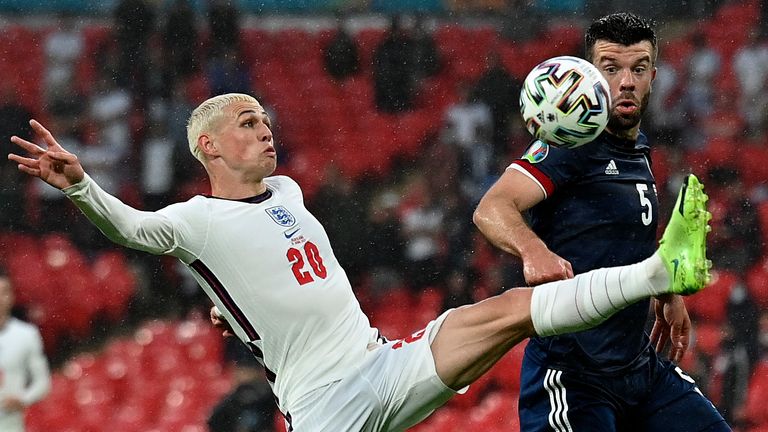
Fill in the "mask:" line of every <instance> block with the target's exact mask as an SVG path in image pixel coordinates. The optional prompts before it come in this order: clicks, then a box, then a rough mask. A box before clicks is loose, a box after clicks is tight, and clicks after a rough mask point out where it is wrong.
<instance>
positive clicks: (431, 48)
mask: <svg viewBox="0 0 768 432" xmlns="http://www.w3.org/2000/svg"><path fill="white" fill-rule="evenodd" d="M412 34H413V37H412V46H413V47H412V49H411V55H412V56H413V63H414V70H415V79H416V81H417V83H418V82H419V81H421V80H422V79H424V78H428V77H431V76H435V75H437V74H438V72H440V68H441V66H442V63H441V59H440V52H439V51H438V50H437V42H435V38H434V36H433V35H432V32H431V31H430V30H429V29H427V25H426V20H425V18H424V16H423V15H421V14H418V15H416V18H415V20H414V24H413V32H412Z"/></svg>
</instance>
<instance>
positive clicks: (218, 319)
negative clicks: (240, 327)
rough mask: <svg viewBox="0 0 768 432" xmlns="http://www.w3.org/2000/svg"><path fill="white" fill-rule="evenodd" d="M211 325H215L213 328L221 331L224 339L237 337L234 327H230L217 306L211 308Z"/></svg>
mask: <svg viewBox="0 0 768 432" xmlns="http://www.w3.org/2000/svg"><path fill="white" fill-rule="evenodd" d="M211 324H213V326H214V327H216V328H217V329H219V330H221V335H222V336H224V337H230V336H234V335H235V332H234V331H233V330H232V326H230V325H229V323H228V322H227V320H226V319H224V316H223V315H222V314H221V311H219V308H217V307H216V306H213V307H212V308H211Z"/></svg>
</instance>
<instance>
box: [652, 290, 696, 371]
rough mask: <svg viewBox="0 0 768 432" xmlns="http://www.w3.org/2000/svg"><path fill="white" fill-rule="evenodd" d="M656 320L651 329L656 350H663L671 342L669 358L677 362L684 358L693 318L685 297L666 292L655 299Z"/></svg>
mask: <svg viewBox="0 0 768 432" xmlns="http://www.w3.org/2000/svg"><path fill="white" fill-rule="evenodd" d="M653 308H654V312H655V313H656V321H655V322H654V324H653V329H652V330H651V343H652V344H654V345H655V347H656V352H659V353H660V352H662V351H663V350H664V348H665V347H666V346H667V341H669V342H670V344H671V346H670V348H669V359H670V360H672V361H673V362H675V363H677V362H680V360H682V359H683V355H684V354H685V352H686V351H687V350H688V344H689V343H690V339H691V319H690V317H689V316H688V310H686V308H685V303H684V302H683V298H682V297H681V296H679V295H676V294H665V295H662V296H659V297H657V298H655V299H654V301H653Z"/></svg>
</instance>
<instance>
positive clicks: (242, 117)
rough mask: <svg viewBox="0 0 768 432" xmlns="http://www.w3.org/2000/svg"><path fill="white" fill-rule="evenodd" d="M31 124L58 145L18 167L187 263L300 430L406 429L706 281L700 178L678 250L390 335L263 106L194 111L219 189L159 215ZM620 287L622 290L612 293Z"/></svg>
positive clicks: (670, 234) (118, 234) (97, 218)
mask: <svg viewBox="0 0 768 432" xmlns="http://www.w3.org/2000/svg"><path fill="white" fill-rule="evenodd" d="M31 124H32V127H33V129H34V130H35V132H36V133H37V134H38V135H39V137H40V138H41V139H42V141H43V143H44V144H45V146H46V147H47V148H42V147H40V146H38V145H36V144H34V143H32V142H30V141H27V140H24V139H21V138H19V137H13V138H12V141H13V142H14V143H16V144H17V145H19V146H21V147H22V148H23V149H25V150H26V151H27V152H28V153H29V157H23V156H20V155H15V154H11V155H9V158H10V159H11V160H12V161H14V162H16V163H17V164H18V166H19V169H20V170H22V171H23V172H25V173H27V174H29V175H32V176H35V177H39V178H41V179H43V180H45V181H46V182H48V183H49V184H51V185H53V186H55V187H58V188H60V189H62V190H63V191H64V193H65V194H66V195H67V196H68V197H69V198H70V199H71V200H72V201H73V202H74V203H75V204H76V205H77V206H78V207H79V208H80V209H81V210H82V211H83V213H85V215H86V216H87V217H88V218H89V219H90V220H91V221H92V222H93V223H94V224H95V225H96V226H98V227H99V228H100V229H101V230H102V231H103V232H104V234H105V235H106V236H108V237H109V238H110V239H112V240H113V241H115V242H117V243H119V244H122V245H125V246H128V247H132V248H136V249H140V250H144V251H148V252H151V253H154V254H167V255H172V256H174V257H177V258H178V259H179V260H181V261H182V262H183V263H184V264H186V266H187V267H188V268H189V270H190V271H191V272H192V274H193V275H194V277H195V278H196V279H197V281H198V282H199V284H200V285H201V286H202V288H203V289H204V290H205V292H206V293H207V294H208V296H209V297H210V298H211V300H212V301H213V303H214V305H215V306H216V308H217V309H218V310H219V311H220V313H221V317H220V318H221V319H223V320H226V322H227V323H228V324H229V325H231V328H232V331H233V332H234V334H235V335H236V336H237V337H238V338H239V339H241V340H242V341H243V342H244V343H245V344H247V345H248V346H249V347H250V349H251V351H252V352H253V353H254V355H255V356H256V357H257V358H258V359H259V361H260V362H261V363H262V364H263V365H264V367H265V369H266V371H267V379H268V380H269V382H270V384H271V385H272V389H273V392H274V393H275V396H276V399H277V403H278V407H279V409H280V410H281V412H282V413H283V415H284V416H285V418H286V421H287V422H288V424H289V425H290V426H289V429H290V430H295V431H334V432H336V431H388V430H403V429H406V428H408V427H410V426H412V425H414V424H416V423H418V422H419V421H421V420H422V419H424V418H425V417H427V416H428V415H429V414H430V413H431V412H432V411H433V410H434V409H436V408H437V407H439V406H440V405H442V404H443V403H445V402H446V401H447V400H448V399H449V398H450V397H452V396H453V395H454V394H455V393H456V392H457V391H461V389H463V388H464V387H466V386H467V385H469V384H470V383H472V382H473V381H474V380H476V379H477V378H478V377H479V376H480V375H482V374H483V373H484V372H486V371H487V370H488V369H489V368H490V367H491V366H492V365H493V364H494V363H495V362H496V361H497V360H498V359H499V358H501V356H502V355H504V353H506V352H507V351H508V350H509V349H510V348H511V347H512V346H514V345H515V344H517V343H518V342H520V341H522V340H523V339H525V338H527V337H529V336H532V335H553V334H559V333H562V332H570V331H578V330H582V329H586V328H589V327H591V326H594V325H596V324H599V323H600V322H602V321H604V320H605V319H607V318H608V317H609V316H610V315H611V314H613V313H615V312H616V311H618V310H619V309H621V308H623V307H626V306H627V305H629V304H631V303H633V302H636V301H638V300H640V299H644V298H648V297H650V296H653V295H658V294H660V293H666V292H677V293H693V292H696V291H698V290H700V289H702V288H703V287H704V285H705V283H706V279H707V277H708V272H707V263H706V257H705V253H704V252H705V238H706V229H707V212H706V206H705V201H706V195H705V194H704V192H703V190H702V187H701V185H699V184H698V182H697V181H696V179H695V178H694V177H690V178H689V180H688V182H687V183H686V188H685V189H684V191H683V192H681V197H680V200H681V205H680V206H678V207H677V208H678V209H680V211H676V212H675V214H674V215H673V218H672V221H671V223H670V226H669V228H668V229H667V232H666V234H665V239H666V240H667V241H665V243H664V244H663V245H662V247H661V248H660V250H659V252H658V253H656V254H655V255H653V256H652V257H651V258H649V259H648V260H646V261H643V262H641V263H639V264H635V265H631V266H625V267H619V268H612V269H600V270H596V271H594V272H590V273H587V274H584V275H580V276H578V277H576V278H574V279H571V280H566V281H559V282H554V283H550V284H546V285H542V286H539V287H536V288H535V289H531V288H519V289H511V290H508V291H506V292H504V293H503V294H501V295H498V296H495V297H492V298H489V299H487V300H484V301H482V302H479V303H477V304H473V305H468V306H464V307H461V308H458V309H454V310H450V311H447V312H445V313H443V314H442V315H441V316H440V317H438V318H437V319H435V320H434V321H432V322H430V323H428V324H427V326H426V327H425V328H424V329H423V330H421V331H419V332H417V333H415V334H413V335H411V336H408V337H406V338H404V339H400V340H394V341H386V340H385V339H384V338H383V337H381V335H379V334H378V331H377V330H376V329H375V328H372V327H371V326H370V324H369V321H368V318H367V317H366V316H365V315H364V314H363V312H362V311H361V309H360V306H359V304H358V302H357V300H356V298H355V296H354V294H353V292H352V287H351V286H350V283H349V281H348V279H347V276H346V274H345V273H344V270H343V269H342V267H341V266H340V265H339V263H338V261H337V260H336V258H335V255H334V253H333V249H332V248H331V245H330V242H329V241H328V237H327V235H326V233H325V231H324V229H323V227H322V226H321V225H320V223H319V222H318V221H317V219H315V218H314V217H313V216H312V215H311V214H310V213H309V212H308V211H307V209H306V208H305V207H304V204H303V197H302V192H301V189H300V188H299V185H298V184H297V183H296V182H294V181H293V180H292V179H291V178H289V177H286V176H271V174H272V173H273V171H274V170H275V168H276V164H277V153H276V151H275V145H274V141H273V136H272V131H271V123H270V119H269V117H268V116H267V114H266V112H265V111H264V108H262V106H261V105H260V104H259V102H258V101H257V100H256V99H254V98H252V97H251V96H248V95H242V94H227V95H221V96H216V97H213V98H211V99H209V100H207V101H205V102H203V104H201V105H200V106H199V107H198V108H197V109H195V110H194V112H193V113H192V116H191V118H190V121H189V125H188V131H189V141H190V149H191V151H192V152H193V153H194V154H195V155H196V156H197V157H198V159H199V160H200V161H201V163H202V164H203V166H204V167H205V169H206V171H207V173H208V176H209V178H210V182H211V190H212V195H211V196H196V197H194V198H192V199H190V200H189V201H187V202H183V203H177V204H173V205H170V206H168V207H166V208H164V209H162V210H159V211H157V212H143V211H139V210H136V209H133V208H131V207H129V206H127V205H125V204H123V203H122V202H120V201H119V200H118V199H116V198H115V197H113V196H111V195H109V194H107V193H106V192H104V191H103V190H102V189H101V188H99V186H98V185H97V184H96V183H94V182H93V180H91V179H90V177H88V175H87V174H85V172H84V171H83V168H82V167H81V166H80V164H79V163H78V161H77V157H76V156H75V155H73V154H71V153H68V152H67V151H66V150H64V149H63V148H61V146H60V145H58V143H57V142H56V140H55V138H54V137H53V136H52V135H51V134H50V133H49V132H48V131H47V130H46V129H45V128H44V127H43V126H42V125H40V124H39V123H37V122H35V121H32V122H31ZM587 247H588V245H587ZM372 253H373V252H372ZM674 260H676V261H677V263H678V265H677V266H676V267H675V269H676V271H674V273H673V272H672V271H671V270H669V269H671V268H672V266H673V265H674V264H673V261H674ZM608 285H611V286H616V287H620V288H617V289H613V290H611V291H610V292H609V290H606V286H608ZM563 291H568V292H571V293H573V294H571V295H568V296H564V295H562V292H563ZM216 318H217V319H218V318H219V317H216Z"/></svg>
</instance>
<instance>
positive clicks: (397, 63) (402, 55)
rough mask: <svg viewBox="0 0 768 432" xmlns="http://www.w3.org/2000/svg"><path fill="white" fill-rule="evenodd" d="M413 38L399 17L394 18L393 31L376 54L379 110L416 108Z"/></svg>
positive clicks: (375, 76) (376, 97)
mask: <svg viewBox="0 0 768 432" xmlns="http://www.w3.org/2000/svg"><path fill="white" fill-rule="evenodd" d="M413 58H414V57H413V38H411V35H410V34H409V33H408V31H407V30H406V29H405V28H404V27H403V23H402V19H401V17H399V16H394V17H392V19H391V21H390V26H389V30H388V31H387V33H386V35H385V36H384V39H382V41H381V42H380V43H379V45H378V46H377V47H376V49H375V51H374V54H373V80H374V91H375V99H376V106H377V108H378V109H379V111H382V112H386V113H399V112H403V111H408V110H410V109H412V108H413V100H414V91H415V88H416V85H415V84H416V82H415V67H414V62H413Z"/></svg>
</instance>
